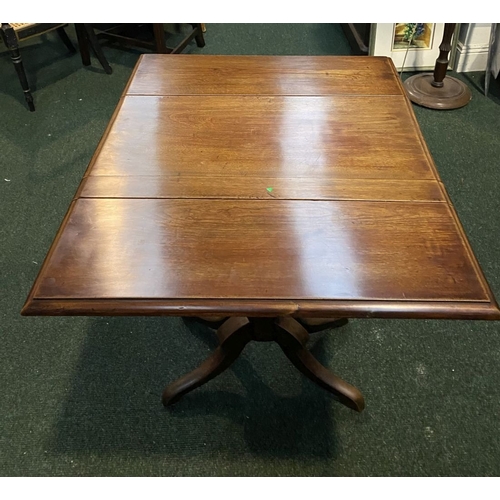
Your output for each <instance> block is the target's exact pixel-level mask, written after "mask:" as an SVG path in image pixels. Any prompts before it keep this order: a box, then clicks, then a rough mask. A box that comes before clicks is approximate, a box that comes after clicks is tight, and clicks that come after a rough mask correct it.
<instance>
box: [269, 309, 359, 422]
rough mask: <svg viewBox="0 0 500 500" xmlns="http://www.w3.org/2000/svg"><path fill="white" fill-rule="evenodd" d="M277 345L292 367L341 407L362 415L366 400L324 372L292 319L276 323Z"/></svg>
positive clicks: (300, 326)
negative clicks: (306, 347)
mask: <svg viewBox="0 0 500 500" xmlns="http://www.w3.org/2000/svg"><path fill="white" fill-rule="evenodd" d="M276 326H277V332H276V338H275V340H276V342H277V343H278V344H279V346H280V347H281V349H282V350H283V352H284V353H285V355H286V356H287V357H288V359H289V360H290V361H291V362H292V363H293V365H294V366H295V367H296V368H297V369H298V370H299V371H300V372H302V373H303V374H304V375H305V376H306V377H307V378H309V379H310V380H312V381H313V382H315V383H316V384H318V385H319V386H320V387H322V388H323V389H325V390H327V391H328V392H330V393H331V394H333V396H334V398H335V399H336V400H338V401H339V402H340V403H342V404H344V405H345V406H348V407H349V408H352V409H353V410H356V411H358V412H361V411H362V410H363V409H364V407H365V400H364V398H363V395H362V394H361V392H359V390H358V389H357V388H356V387H354V386H352V385H351V384H348V383H347V382H345V381H344V380H342V379H341V378H339V377H337V376H336V375H334V374H333V373H331V372H330V371H329V370H328V369H327V368H325V367H324V366H323V365H322V364H321V363H320V362H319V361H318V360H317V359H316V358H315V357H314V356H313V355H312V354H311V353H310V352H309V351H308V350H307V349H305V344H306V342H307V339H308V338H309V334H308V332H307V330H306V329H305V328H304V327H303V326H302V325H301V324H300V323H299V322H298V321H296V320H295V319H293V318H291V317H283V318H278V319H277V320H276Z"/></svg>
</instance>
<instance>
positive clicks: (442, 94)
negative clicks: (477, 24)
mask: <svg viewBox="0 0 500 500" xmlns="http://www.w3.org/2000/svg"><path fill="white" fill-rule="evenodd" d="M456 26H457V25H456V24H455V23H447V24H445V25H444V33H443V40H442V42H441V45H440V46H439V57H438V58H437V60H436V65H435V67H434V72H433V73H420V74H418V75H413V76H410V78H408V79H407V80H406V81H405V83H404V85H405V88H406V92H407V93H408V97H409V98H410V100H411V101H412V102H414V103H415V104H419V105H420V106H425V107H426V108H432V109H457V108H461V107H463V106H465V105H466V104H468V103H469V101H470V100H471V98H472V93H471V91H470V89H469V88H468V87H467V85H465V83H464V82H462V81H461V80H459V79H458V78H454V77H452V76H447V75H446V71H447V69H448V63H449V58H448V56H449V53H450V50H451V40H452V38H453V33H454V32H455V28H456Z"/></svg>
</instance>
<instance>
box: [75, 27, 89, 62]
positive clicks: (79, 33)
mask: <svg viewBox="0 0 500 500" xmlns="http://www.w3.org/2000/svg"><path fill="white" fill-rule="evenodd" d="M75 31H76V38H77V40H78V48H79V49H80V57H81V58H82V64H83V65H84V66H90V51H89V42H88V40H87V35H85V29H84V28H83V25H82V24H80V23H75Z"/></svg>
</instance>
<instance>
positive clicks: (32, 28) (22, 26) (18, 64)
mask: <svg viewBox="0 0 500 500" xmlns="http://www.w3.org/2000/svg"><path fill="white" fill-rule="evenodd" d="M65 25H66V24H64V23H63V24H61V23H1V24H0V36H1V37H2V40H3V42H4V44H5V46H6V47H7V48H8V49H9V51H10V57H11V59H12V62H13V63H14V68H15V69H16V72H17V76H18V77H19V81H20V82H21V87H22V88H23V92H24V98H25V99H26V103H27V104H28V108H29V110H30V111H35V104H34V102H33V96H32V95H31V90H30V86H29V83H28V78H27V77H26V72H25V70H24V65H23V61H22V59H21V54H20V52H19V42H20V41H22V40H26V39H28V38H31V37H33V36H39V35H43V34H44V33H47V32H49V31H53V30H57V33H58V34H59V36H60V38H61V40H62V41H63V43H64V45H66V47H67V48H68V50H69V51H70V52H76V49H75V47H74V46H73V44H72V43H71V40H70V39H69V37H68V35H67V34H66V32H65V31H64V26H65Z"/></svg>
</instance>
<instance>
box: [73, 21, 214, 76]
mask: <svg viewBox="0 0 500 500" xmlns="http://www.w3.org/2000/svg"><path fill="white" fill-rule="evenodd" d="M75 26H76V30H77V35H78V40H79V45H80V53H81V56H82V61H83V64H84V65H85V66H88V65H89V64H90V56H89V49H92V50H93V52H94V53H95V54H96V57H97V59H98V60H99V62H100V64H101V65H102V67H103V68H104V70H105V71H106V73H111V72H112V69H111V67H110V65H109V63H108V61H107V60H106V57H105V55H104V52H103V50H102V47H101V45H100V42H99V40H105V41H107V42H109V43H116V44H119V45H120V46H125V47H139V48H141V49H146V50H151V51H153V52H155V53H157V54H179V53H181V52H182V51H183V50H184V49H185V48H186V47H187V46H188V44H189V43H190V42H191V40H193V39H195V40H196V44H197V46H198V47H204V46H205V39H204V37H203V25H202V24H199V23H198V24H196V23H194V24H189V26H191V29H190V30H189V32H188V33H186V34H185V35H184V37H183V38H182V40H180V41H179V42H178V43H177V45H176V46H175V47H168V46H167V44H166V38H165V28H164V25H163V24H162V23H156V24H118V25H115V26H112V27H109V28H106V29H98V28H96V27H95V26H94V25H92V24H76V25H75ZM181 26H182V25H178V28H179V29H180V27H181ZM144 35H146V36H144Z"/></svg>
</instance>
